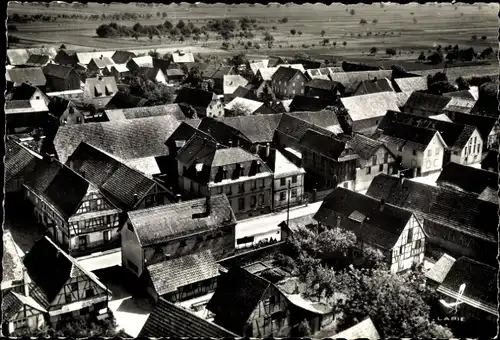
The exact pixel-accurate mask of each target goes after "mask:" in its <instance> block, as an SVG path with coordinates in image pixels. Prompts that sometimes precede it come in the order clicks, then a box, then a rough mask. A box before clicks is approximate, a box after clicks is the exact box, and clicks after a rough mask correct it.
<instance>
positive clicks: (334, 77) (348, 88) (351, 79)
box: [329, 62, 392, 95]
mask: <svg viewBox="0 0 500 340" xmlns="http://www.w3.org/2000/svg"><path fill="white" fill-rule="evenodd" d="M344 65H345V62H344V63H343V66H344ZM344 71H345V70H344ZM329 77H330V80H331V81H335V82H339V83H341V84H342V85H343V86H344V88H345V95H351V94H353V93H354V92H355V91H356V89H357V88H358V86H359V84H360V83H361V82H362V81H365V80H372V79H375V78H376V79H382V78H387V79H392V70H367V71H359V70H356V71H355V70H350V71H345V72H330V75H329Z"/></svg>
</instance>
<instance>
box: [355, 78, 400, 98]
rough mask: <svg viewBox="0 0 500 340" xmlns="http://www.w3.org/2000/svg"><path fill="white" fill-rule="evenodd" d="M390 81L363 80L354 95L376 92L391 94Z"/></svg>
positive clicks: (392, 89)
mask: <svg viewBox="0 0 500 340" xmlns="http://www.w3.org/2000/svg"><path fill="white" fill-rule="evenodd" d="M393 91H394V88H393V87H392V84H391V81H390V80H389V79H387V78H382V79H377V78H374V79H369V80H363V81H362V82H360V83H359V85H358V87H356V89H355V90H354V93H355V94H356V95H362V94H370V93H378V92H393Z"/></svg>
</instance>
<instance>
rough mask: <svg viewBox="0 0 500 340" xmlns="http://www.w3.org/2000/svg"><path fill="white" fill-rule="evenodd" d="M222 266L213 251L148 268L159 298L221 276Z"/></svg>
mask: <svg viewBox="0 0 500 340" xmlns="http://www.w3.org/2000/svg"><path fill="white" fill-rule="evenodd" d="M221 268H222V266H221V265H219V264H218V263H217V262H216V259H215V257H214V255H213V254H212V251H211V250H205V251H202V252H200V253H195V254H189V255H185V256H182V257H178V258H175V259H170V260H165V261H162V262H159V263H156V264H153V265H150V266H148V267H147V270H148V272H149V276H150V277H151V281H152V282H153V286H154V289H155V290H156V293H157V294H158V295H159V296H163V295H165V294H169V293H173V292H175V291H176V290H177V289H179V288H180V287H184V286H187V285H190V284H193V283H197V282H201V281H205V280H209V279H212V278H215V277H217V276H219V269H221Z"/></svg>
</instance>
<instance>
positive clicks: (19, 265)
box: [2, 230, 23, 290]
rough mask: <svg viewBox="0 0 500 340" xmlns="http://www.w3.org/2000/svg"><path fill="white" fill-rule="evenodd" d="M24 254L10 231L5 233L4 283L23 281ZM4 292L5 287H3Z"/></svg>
mask: <svg viewBox="0 0 500 340" xmlns="http://www.w3.org/2000/svg"><path fill="white" fill-rule="evenodd" d="M21 256H22V254H21V253H20V252H19V249H18V247H17V245H16V243H15V242H14V239H13V238H12V234H11V233H10V231H8V230H4V231H3V258H2V268H3V272H2V283H6V284H7V283H9V281H18V280H22V279H23V262H22V259H21ZM2 290H3V287H2Z"/></svg>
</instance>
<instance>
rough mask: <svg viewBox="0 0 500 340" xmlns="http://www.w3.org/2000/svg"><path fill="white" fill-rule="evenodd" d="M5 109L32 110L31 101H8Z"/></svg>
mask: <svg viewBox="0 0 500 340" xmlns="http://www.w3.org/2000/svg"><path fill="white" fill-rule="evenodd" d="M5 109H6V110H12V109H31V101H30V100H29V99H28V100H7V101H5Z"/></svg>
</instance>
